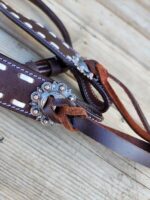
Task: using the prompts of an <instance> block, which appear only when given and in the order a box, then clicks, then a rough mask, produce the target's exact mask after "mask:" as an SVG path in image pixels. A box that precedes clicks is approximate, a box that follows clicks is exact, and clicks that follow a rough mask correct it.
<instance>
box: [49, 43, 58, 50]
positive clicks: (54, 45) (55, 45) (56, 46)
mask: <svg viewBox="0 0 150 200" xmlns="http://www.w3.org/2000/svg"><path fill="white" fill-rule="evenodd" d="M50 45H52V46H53V47H55V48H56V49H58V50H59V46H58V45H57V44H56V43H54V42H50Z"/></svg>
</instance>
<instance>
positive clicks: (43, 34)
mask: <svg viewBox="0 0 150 200" xmlns="http://www.w3.org/2000/svg"><path fill="white" fill-rule="evenodd" d="M0 2H1V6H0V10H1V12H2V13H3V14H4V15H5V16H7V17H8V18H9V19H10V20H12V21H13V22H14V23H15V24H17V25H18V26H19V27H21V28H22V29H23V30H24V31H26V32H27V33H29V34H30V35H31V36H32V37H33V38H35V39H36V40H37V41H39V42H40V43H41V44H43V45H44V46H45V47H46V48H47V49H49V50H50V51H52V52H53V53H54V54H55V55H56V56H57V57H58V58H59V59H60V60H61V61H62V62H63V63H64V64H65V65H66V66H68V68H69V69H71V70H72V71H73V72H74V71H76V72H77V73H78V74H80V76H81V77H82V79H85V80H86V82H87V81H88V82H90V84H91V85H92V86H93V87H94V88H95V89H96V90H97V91H98V93H99V94H100V95H101V96H102V99H103V101H101V100H98V99H96V100H95V97H94V95H93V93H92V97H93V99H91V98H90V97H89V98H85V99H86V101H87V102H88V103H90V104H91V103H92V105H96V106H97V107H98V108H99V110H100V112H106V111H107V110H108V108H109V106H110V99H109V97H108V95H107V93H106V91H105V90H104V88H103V86H102V84H101V82H100V80H98V79H97V77H91V75H92V73H91V72H90V70H89V69H88V66H87V65H86V63H85V62H83V60H82V58H81V57H78V55H79V54H78V53H77V52H76V51H75V50H74V49H73V48H71V47H70V46H69V45H68V44H67V43H65V42H63V41H62V40H61V39H59V38H58V37H57V36H56V35H55V34H54V33H52V32H51V31H48V30H47V29H46V28H45V27H43V26H42V25H39V24H38V23H36V22H35V21H33V20H30V19H28V18H26V17H24V16H23V15H21V14H20V13H18V12H16V11H14V10H13V9H12V8H11V7H10V6H8V5H6V4H5V3H4V2H3V1H0ZM79 59H80V60H79ZM78 64H81V66H78ZM80 83H81V87H80V89H81V92H82V93H83V91H85V92H84V97H86V94H87V92H86V90H82V88H83V87H84V83H83V82H81V81H80ZM85 89H87V90H89V91H91V88H90V87H88V85H87V86H86V87H85ZM89 99H90V100H89ZM93 101H94V102H93ZM97 101H98V104H97Z"/></svg>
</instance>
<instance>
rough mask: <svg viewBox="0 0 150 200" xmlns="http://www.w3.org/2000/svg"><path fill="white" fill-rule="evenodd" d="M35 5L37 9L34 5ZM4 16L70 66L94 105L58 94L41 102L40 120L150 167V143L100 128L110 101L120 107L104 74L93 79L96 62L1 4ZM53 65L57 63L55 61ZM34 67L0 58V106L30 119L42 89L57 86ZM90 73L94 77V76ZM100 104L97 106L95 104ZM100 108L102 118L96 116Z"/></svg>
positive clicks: (104, 127)
mask: <svg viewBox="0 0 150 200" xmlns="http://www.w3.org/2000/svg"><path fill="white" fill-rule="evenodd" d="M31 1H32V0H31ZM32 2H33V3H35V1H32ZM37 2H38V6H39V7H40V5H41V6H42V9H43V10H44V11H46V10H47V8H46V7H45V6H44V4H41V1H37ZM0 11H1V12H2V13H3V14H5V15H6V16H7V17H8V18H9V19H11V20H12V21H13V22H15V23H16V24H17V25H19V26H20V27H21V28H22V29H24V30H25V31H26V32H28V33H29V34H30V35H32V36H33V37H34V38H35V39H37V40H38V41H39V42H40V43H41V44H43V45H44V46H45V47H47V48H48V49H49V50H51V51H52V52H53V53H54V54H55V55H56V56H57V57H58V58H59V59H60V60H61V62H62V66H63V65H64V67H65V66H68V67H69V68H70V69H71V70H72V72H73V74H74V75H75V76H76V75H77V73H79V76H78V82H79V84H80V83H81V84H82V87H81V88H82V89H81V92H82V94H83V97H84V99H85V101H87V102H88V103H90V104H91V105H89V104H86V103H85V102H82V101H80V100H79V99H76V100H73V102H72V100H71V98H70V96H68V97H67V99H66V98H64V99H61V98H60V97H59V94H55V93H54V96H53V95H50V96H48V97H47V96H43V99H44V100H43V102H44V104H43V102H41V104H40V106H41V110H40V111H41V114H43V115H44V116H46V117H47V118H48V119H49V120H52V121H54V122H56V123H62V124H63V125H64V126H65V127H66V128H68V129H69V130H71V131H74V130H80V131H81V132H83V133H84V134H86V135H88V136H89V137H91V138H93V139H95V140H96V141H97V142H100V143H101V144H103V145H105V146H106V147H109V148H110V149H112V150H113V151H115V152H117V153H119V154H121V155H123V156H125V157H127V158H129V159H132V160H134V161H137V162H139V163H141V164H143V165H145V166H147V167H150V143H148V142H144V141H141V140H139V139H136V138H134V137H132V136H129V135H127V134H125V133H122V132H120V131H117V130H114V129H112V128H109V127H106V126H104V125H102V124H101V120H102V116H100V115H99V113H101V112H105V111H106V110H107V109H108V107H109V104H110V99H111V100H112V101H113V102H114V103H115V105H116V106H118V102H116V101H115V99H114V96H115V95H113V94H114V93H113V92H111V93H110V90H109V89H110V87H109V88H107V86H108V85H107V84H106V82H105V80H104V79H103V78H104V77H105V76H103V72H102V73H101V72H100V71H98V72H99V74H98V76H97V74H96V73H94V71H95V69H96V66H97V63H96V62H95V61H92V60H87V61H85V60H83V59H82V58H81V57H80V56H78V53H77V52H76V51H75V50H73V49H72V48H71V47H70V46H69V45H68V44H67V43H65V42H63V41H62V40H60V39H59V38H57V36H56V35H55V34H54V33H52V32H51V31H48V30H47V29H46V28H44V27H43V26H42V25H41V24H38V23H36V22H34V21H33V20H29V19H27V18H25V17H24V16H22V15H21V14H19V13H17V12H15V11H14V10H13V9H12V8H10V7H9V6H8V5H6V4H5V3H3V2H2V1H0ZM46 12H47V11H46ZM40 62H41V63H40V64H41V65H42V64H44V62H46V63H45V65H46V66H47V64H48V61H45V60H43V61H40ZM53 62H54V63H55V61H54V60H53ZM56 63H57V62H56ZM56 63H55V64H56ZM34 64H35V65H36V66H37V63H28V64H26V65H23V64H20V63H18V62H16V61H14V60H12V59H9V58H7V57H6V56H4V55H2V54H0V105H1V106H3V107H5V108H8V109H10V110H13V111H15V112H18V113H20V114H23V115H25V116H28V117H30V118H33V119H38V118H37V117H36V115H34V114H35V113H33V112H32V111H33V110H32V108H33V106H35V102H34V101H32V100H33V99H32V95H31V94H33V93H34V92H35V91H38V92H39V93H40V94H41V95H42V94H43V93H42V92H43V91H42V90H41V85H43V84H44V83H54V81H53V80H52V79H49V78H46V77H45V76H43V75H41V74H39V73H38V70H37V72H35V71H33V70H32V68H33V66H34ZM40 64H39V66H40ZM55 64H54V65H55ZM79 64H80V65H79ZM52 65H53V64H52ZM83 66H84V67H83ZM82 67H83V68H82ZM29 68H30V69H29ZM43 69H44V68H43ZM59 70H60V67H58V68H57V69H56V74H57V73H59ZM84 70H85V71H84ZM92 70H93V72H92V73H91V71H92ZM60 71H61V70H60ZM47 72H48V71H45V73H47ZM54 73H55V72H54ZM54 73H53V74H54ZM43 74H44V71H43ZM45 75H47V74H45ZM91 75H92V76H91ZM82 78H83V80H84V81H82ZM89 84H92V86H94V87H95V88H96V89H97V90H98V92H99V93H100V94H101V95H102V97H103V100H104V103H101V104H98V103H99V102H100V101H99V99H98V98H96V97H95V98H94V99H93V100H92V99H91V98H90V96H91V95H92V89H91V86H90V85H89ZM87 85H88V87H87ZM54 86H55V85H54ZM89 88H90V89H89ZM46 90H47V89H46ZM48 90H49V89H48ZM63 91H64V86H63V87H61V88H60V96H62V94H61V92H63ZM67 91H68V93H69V92H70V90H67ZM69 94H70V93H69ZM90 94H91V95H90ZM44 95H45V93H44ZM46 95H47V93H46ZM45 99H46V100H45ZM31 101H32V103H31ZM96 101H97V103H95V102H96ZM119 103H120V102H119ZM42 105H43V106H42ZM99 107H100V108H99ZM98 108H99V109H100V110H99V111H100V112H99V111H96V110H97V109H98ZM118 109H120V107H118ZM129 123H130V121H129ZM146 127H147V126H146ZM137 132H138V131H137ZM147 134H148V135H149V133H146V137H144V139H147V140H148V141H149V136H148V137H147ZM141 136H142V137H143V135H141Z"/></svg>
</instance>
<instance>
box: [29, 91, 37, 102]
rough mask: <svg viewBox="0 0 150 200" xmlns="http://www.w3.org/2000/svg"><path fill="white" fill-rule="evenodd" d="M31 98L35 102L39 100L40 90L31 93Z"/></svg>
mask: <svg viewBox="0 0 150 200" xmlns="http://www.w3.org/2000/svg"><path fill="white" fill-rule="evenodd" d="M31 99H32V100H33V101H34V102H37V101H38V100H39V93H38V92H33V93H32V94H31Z"/></svg>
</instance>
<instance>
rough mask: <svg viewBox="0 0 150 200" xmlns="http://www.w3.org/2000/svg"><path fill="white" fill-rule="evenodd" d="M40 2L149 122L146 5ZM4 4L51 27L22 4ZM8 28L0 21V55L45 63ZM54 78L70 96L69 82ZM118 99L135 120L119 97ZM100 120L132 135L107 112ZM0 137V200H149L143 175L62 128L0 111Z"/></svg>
mask: <svg viewBox="0 0 150 200" xmlns="http://www.w3.org/2000/svg"><path fill="white" fill-rule="evenodd" d="M5 1H6V0H5ZM44 1H45V3H47V5H49V6H50V7H51V8H52V9H53V10H54V11H55V12H56V13H57V14H58V15H59V16H60V17H61V18H62V19H63V21H64V23H65V24H66V25H67V27H68V30H69V32H70V34H71V36H72V40H73V43H74V47H75V48H76V49H77V50H78V51H80V52H81V54H82V55H84V56H87V57H89V58H95V59H97V60H99V61H100V62H101V63H102V64H104V65H106V66H107V68H108V69H109V71H111V72H112V73H113V74H114V75H116V76H117V77H119V78H121V79H122V80H123V82H124V83H125V84H126V85H127V86H129V87H130V89H131V91H132V92H133V93H134V95H135V96H136V97H137V99H138V100H139V103H140V104H141V106H142V108H143V110H144V112H145V114H146V116H147V118H148V119H150V65H149V63H150V42H149V38H150V1H149V0H131V1H130V0H127V1H124V0H86V1H85V0H56V1H53V0H44ZM6 2H9V3H10V4H11V5H12V6H13V7H15V8H16V9H18V10H19V11H20V12H22V13H24V14H25V15H27V16H30V17H33V18H35V19H36V20H38V21H39V22H41V23H44V24H48V27H51V24H50V23H49V21H48V19H47V18H46V17H45V16H43V15H41V12H39V10H38V9H36V8H35V7H33V6H31V5H30V4H29V3H28V1H27V0H24V1H19V0H13V1H8V0H7V1H6ZM41 16H42V17H41ZM7 23H8V24H9V22H8V20H6V19H5V18H4V17H2V15H0V27H1V28H0V51H1V52H2V53H4V54H6V55H8V56H10V57H12V58H14V59H16V60H18V61H20V62H25V61H28V60H31V59H33V60H36V59H38V58H41V57H48V56H50V53H49V52H48V51H47V50H45V49H44V48H42V47H41V45H39V44H38V43H36V42H35V41H33V40H32V39H31V37H29V36H27V35H26V34H25V33H23V32H22V31H21V30H20V29H16V28H15V27H14V26H12V25H10V26H9V27H11V28H12V29H10V28H9V27H6V26H5V25H4V24H7ZM20 34H21V36H20ZM20 41H24V42H20ZM27 41H28V42H27ZM33 44H34V45H33ZM61 78H63V79H64V80H66V79H67V80H66V81H68V82H70V85H71V87H73V88H74V90H75V91H76V92H77V86H76V84H75V82H74V80H73V79H72V77H71V76H70V74H68V75H65V76H61ZM114 87H116V85H115V86H114ZM117 89H118V88H117ZM118 93H119V94H121V90H119V89H118ZM121 95H122V94H121ZM122 98H123V99H124V102H125V103H126V104H127V105H128V107H129V109H130V111H131V112H132V113H133V114H134V115H135V113H134V112H133V109H132V107H131V106H130V105H129V101H128V99H127V98H126V96H124V95H122ZM105 118H106V119H105V122H106V123H107V124H109V125H111V126H113V127H116V128H120V129H121V130H124V131H127V132H129V133H130V134H133V133H132V131H131V130H130V129H129V128H128V126H127V125H126V123H125V122H124V121H123V120H122V118H121V117H120V115H119V114H118V112H117V111H116V110H115V109H114V108H111V109H110V111H109V112H108V113H107V114H106V115H105ZM135 118H136V115H135ZM137 119H138V118H137ZM0 136H3V137H5V140H4V142H3V143H1V144H0V200H26V199H27V200H29V199H32V200H37V199H39V200H50V199H52V200H78V199H80V200H103V199H104V200H110V199H111V200H131V199H132V200H150V169H148V168H145V167H143V166H141V165H139V164H137V163H134V162H132V161H129V160H127V159H125V158H123V157H121V156H119V155H117V154H115V153H113V152H111V151H110V150H108V149H106V148H105V147H103V146H102V145H100V144H97V143H96V142H95V141H93V140H91V139H89V138H88V137H86V136H84V135H83V134H81V133H70V132H68V131H67V130H65V129H64V128H63V127H62V126H54V127H43V126H41V125H40V124H38V123H37V122H33V121H31V120H29V119H26V118H24V117H22V116H20V115H18V114H14V113H12V112H9V111H7V110H5V109H3V108H0Z"/></svg>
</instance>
